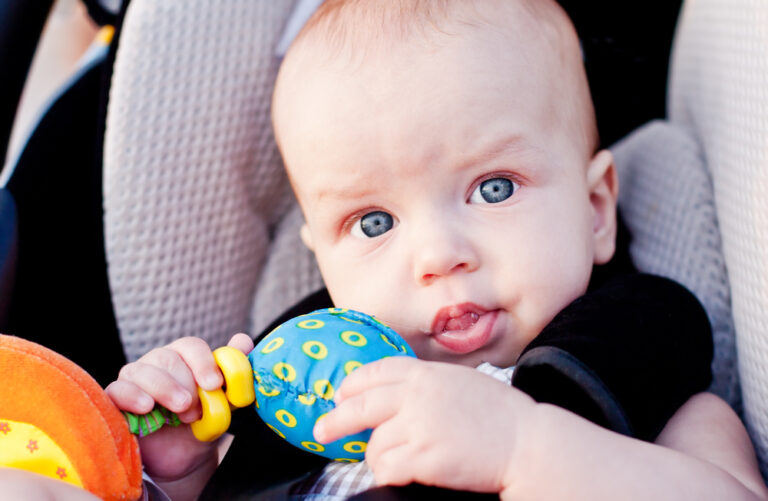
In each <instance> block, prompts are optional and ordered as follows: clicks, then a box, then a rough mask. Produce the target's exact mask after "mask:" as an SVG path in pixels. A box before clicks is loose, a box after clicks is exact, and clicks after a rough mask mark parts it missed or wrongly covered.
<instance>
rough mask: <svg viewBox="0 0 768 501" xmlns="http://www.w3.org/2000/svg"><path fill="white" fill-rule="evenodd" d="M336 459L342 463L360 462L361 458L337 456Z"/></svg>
mask: <svg viewBox="0 0 768 501" xmlns="http://www.w3.org/2000/svg"><path fill="white" fill-rule="evenodd" d="M334 461H338V462H340V463H359V462H360V460H359V459H350V458H335V459H334Z"/></svg>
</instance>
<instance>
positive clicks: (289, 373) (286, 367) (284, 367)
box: [272, 362, 296, 383]
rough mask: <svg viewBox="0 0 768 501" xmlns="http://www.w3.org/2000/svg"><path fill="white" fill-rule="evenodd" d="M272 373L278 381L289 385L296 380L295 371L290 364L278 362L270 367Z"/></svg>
mask: <svg viewBox="0 0 768 501" xmlns="http://www.w3.org/2000/svg"><path fill="white" fill-rule="evenodd" d="M272 372H274V373H275V376H277V378H278V379H281V380H283V381H286V382H288V383H290V382H291V381H293V380H294V379H296V369H294V368H293V366H292V365H291V364H287V363H285V362H278V363H276V364H275V365H274V366H273V367H272Z"/></svg>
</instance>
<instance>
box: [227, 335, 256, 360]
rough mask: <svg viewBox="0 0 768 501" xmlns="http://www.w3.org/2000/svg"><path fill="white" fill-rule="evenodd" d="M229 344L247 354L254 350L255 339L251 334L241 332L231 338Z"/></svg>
mask: <svg viewBox="0 0 768 501" xmlns="http://www.w3.org/2000/svg"><path fill="white" fill-rule="evenodd" d="M227 346H231V347H232V348H236V349H238V350H240V351H242V352H243V353H245V354H246V355H247V354H249V353H250V352H251V350H253V340H252V339H251V337H250V336H249V335H247V334H243V333H242V332H241V333H239V334H235V335H234V336H232V339H230V340H229V343H227Z"/></svg>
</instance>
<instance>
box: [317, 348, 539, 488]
mask: <svg viewBox="0 0 768 501" xmlns="http://www.w3.org/2000/svg"><path fill="white" fill-rule="evenodd" d="M336 403H337V407H336V409H334V410H333V411H331V412H330V413H329V414H328V415H327V416H326V417H324V418H322V419H321V420H319V421H318V424H317V425H316V426H315V429H314V433H315V438H316V439H317V440H318V441H319V442H323V443H327V442H330V441H333V440H336V439H338V438H341V437H343V436H345V435H347V434H351V433H356V432H358V431H360V430H363V429H365V428H374V431H373V434H372V435H371V439H370V441H369V442H368V447H367V450H366V456H365V457H366V461H367V462H368V464H369V466H370V467H371V469H372V470H373V472H374V475H375V477H376V481H377V483H379V484H391V485H406V484H408V483H411V482H419V483H422V484H427V485H438V486H441V487H448V488H453V489H460V490H472V491H478V492H501V491H502V490H503V489H504V487H505V484H506V482H508V481H509V479H508V478H505V477H508V476H509V474H508V471H509V469H510V465H511V464H513V463H512V462H513V460H514V454H515V453H516V447H515V446H516V439H517V437H519V436H521V432H520V429H522V426H524V424H522V423H523V421H525V418H524V416H531V415H532V410H533V407H534V402H533V400H532V399H531V398H530V397H528V396H527V395H525V394H524V393H522V392H520V391H519V390H517V389H515V388H512V387H510V386H507V385H505V384H503V383H501V382H499V381H496V380H494V379H493V378H491V377H489V376H487V375H484V374H482V373H480V372H478V371H476V370H474V369H471V368H468V367H462V366H458V365H453V364H445V363H437V362H425V361H421V360H416V359H412V358H406V357H392V358H387V359H384V360H381V361H378V362H373V363H371V364H368V365H364V366H363V367H361V368H359V369H356V370H355V371H354V372H352V373H351V374H350V375H349V376H347V378H346V379H345V380H344V382H343V383H342V385H341V388H340V389H339V392H338V394H337V397H336Z"/></svg>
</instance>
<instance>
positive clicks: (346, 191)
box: [316, 183, 376, 201]
mask: <svg viewBox="0 0 768 501" xmlns="http://www.w3.org/2000/svg"><path fill="white" fill-rule="evenodd" d="M375 192H376V189H375V188H374V187H373V186H371V185H370V184H366V183H349V184H343V185H340V184H334V185H332V186H326V187H323V188H321V189H320V190H318V192H317V197H316V198H317V200H318V201H323V200H328V199H330V200H333V201H335V200H351V199H358V198H360V199H362V198H366V197H369V196H371V195H373V194H374V193H375Z"/></svg>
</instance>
